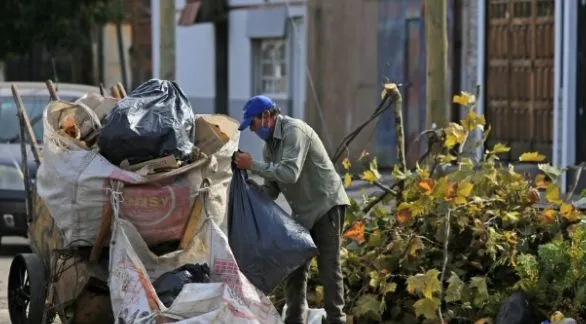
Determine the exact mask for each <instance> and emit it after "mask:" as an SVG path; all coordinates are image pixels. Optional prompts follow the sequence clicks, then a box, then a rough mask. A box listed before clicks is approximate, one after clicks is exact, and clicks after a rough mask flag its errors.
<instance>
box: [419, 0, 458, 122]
mask: <svg viewBox="0 0 586 324" xmlns="http://www.w3.org/2000/svg"><path fill="white" fill-rule="evenodd" d="M425 43H426V45H427V79H426V102H425V108H426V109H425V112H426V123H425V124H426V128H431V126H432V124H435V125H437V127H444V126H446V125H447V124H448V122H449V121H450V100H449V97H448V18H447V0H425ZM455 72H459V71H455Z"/></svg>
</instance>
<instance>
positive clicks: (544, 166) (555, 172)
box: [537, 163, 562, 180]
mask: <svg viewBox="0 0 586 324" xmlns="http://www.w3.org/2000/svg"><path fill="white" fill-rule="evenodd" d="M537 167H538V168H539V170H541V171H543V173H545V174H546V175H547V176H548V177H549V178H550V179H551V180H556V179H557V178H559V177H560V175H561V174H562V170H561V169H558V168H556V167H554V166H552V165H551V164H549V163H539V164H537Z"/></svg>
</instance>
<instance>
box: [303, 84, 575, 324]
mask: <svg viewBox="0 0 586 324" xmlns="http://www.w3.org/2000/svg"><path fill="white" fill-rule="evenodd" d="M385 89H386V88H385ZM454 102H455V103H458V104H460V105H462V108H463V109H465V110H466V112H467V114H466V117H465V118H463V119H462V120H461V121H460V122H459V123H450V124H448V125H447V126H446V127H444V128H442V129H440V130H434V131H433V132H430V134H431V135H430V136H436V137H437V138H440V139H441V141H443V148H442V150H441V152H437V153H434V154H435V155H434V156H431V158H429V157H428V158H427V159H426V160H425V162H424V161H420V162H418V164H417V166H416V167H415V168H414V169H413V170H406V169H404V168H401V167H396V168H395V169H394V170H393V171H392V178H393V181H394V183H393V184H392V185H389V186H386V185H384V184H380V182H379V180H380V178H381V174H380V172H379V170H378V165H377V161H376V158H375V157H370V156H369V155H368V154H366V153H365V152H363V153H362V154H361V155H360V157H357V158H354V159H353V160H352V161H353V163H354V164H356V165H354V168H356V166H357V165H359V164H362V165H364V170H363V172H361V173H360V175H359V176H358V177H355V178H354V179H358V178H360V179H362V180H363V181H366V182H369V183H371V184H376V185H378V186H379V187H381V188H383V189H384V190H386V193H385V195H386V197H385V198H384V199H383V198H382V197H378V198H377V197H369V196H365V197H363V199H361V200H352V201H351V206H350V208H349V210H348V213H347V215H346V224H345V231H344V234H343V236H344V244H343V248H342V257H343V272H344V277H345V286H346V307H347V312H348V313H349V314H351V318H353V319H354V320H355V322H357V323H380V322H385V323H407V324H408V323H421V322H422V321H423V322H424V323H439V322H449V323H460V322H462V323H470V322H474V321H477V320H483V319H486V318H491V317H494V315H495V314H496V312H497V311H498V307H499V305H500V304H501V303H502V302H503V300H504V299H506V298H507V297H508V296H509V295H510V294H511V293H512V292H513V291H515V290H516V289H524V290H526V292H527V293H528V294H529V295H530V297H531V298H532V299H533V300H534V301H535V304H536V305H538V306H539V307H541V310H542V313H541V315H543V316H544V317H543V318H544V319H546V318H547V314H551V313H553V312H554V311H558V310H559V311H563V312H564V313H565V314H568V315H571V316H573V317H574V318H576V319H579V318H581V316H580V314H578V313H577V308H576V307H574V306H573V305H574V303H569V304H568V303H564V302H557V303H553V302H552V301H551V300H550V298H548V296H547V294H548V292H547V291H546V290H543V289H548V286H546V283H545V282H543V281H540V280H539V276H540V275H541V274H544V276H545V277H546V278H549V277H548V276H549V275H551V274H548V272H547V271H551V269H550V268H547V267H548V266H550V264H549V263H547V262H549V261H543V260H546V259H547V257H549V254H548V253H546V252H542V249H544V248H543V247H548V246H549V245H548V244H550V245H551V244H559V247H565V248H566V251H565V252H564V253H565V254H563V253H562V255H566V256H567V259H568V260H573V261H568V262H567V263H566V265H568V269H571V270H572V271H569V270H568V271H569V272H568V273H567V274H568V276H569V278H572V279H571V280H570V279H568V282H567V283H566V284H565V285H560V287H561V288H559V287H558V288H556V290H555V291H556V292H559V293H556V298H558V297H559V298H562V299H561V300H562V301H563V300H568V298H575V297H576V296H575V295H576V294H578V293H579V294H583V295H584V298H586V285H585V286H580V289H579V290H577V291H576V290H571V289H567V288H568V287H575V285H576V284H577V283H580V282H581V281H580V280H584V283H585V284H586V276H585V275H586V271H584V270H582V269H583V268H584V266H586V257H584V255H585V254H586V252H580V253H581V254H580V253H579V252H578V251H586V240H585V241H581V240H582V237H586V235H582V231H583V225H580V224H581V223H580V221H581V220H582V219H583V215H582V213H581V212H580V211H579V210H578V209H577V208H576V207H575V206H574V205H573V204H572V202H571V201H568V200H567V199H565V198H564V197H562V195H561V194H560V188H559V184H558V178H559V176H560V175H561V173H562V170H559V169H557V168H555V167H553V166H552V165H550V164H548V163H546V162H544V161H545V156H544V155H542V154H540V153H538V152H528V153H524V154H522V155H521V156H520V157H519V161H522V162H532V163H536V164H537V167H538V168H539V170H541V172H540V173H539V175H537V176H536V177H535V178H531V179H530V178H526V177H525V176H523V175H522V174H520V173H519V172H518V171H517V170H516V169H515V166H514V165H505V164H503V163H501V161H500V160H499V154H503V153H507V152H509V151H510V148H509V147H507V146H506V145H504V144H502V143H499V144H496V145H494V146H493V147H492V148H489V149H487V150H486V151H485V152H484V154H483V157H482V158H481V159H480V160H479V161H476V160H475V159H473V158H471V157H470V154H465V153H464V152H463V150H462V149H461V148H462V147H464V145H465V144H466V143H467V142H468V141H470V140H472V139H473V138H475V137H474V136H470V134H471V133H472V132H475V131H480V132H482V133H483V136H482V140H481V141H480V143H476V144H478V145H483V143H484V139H486V138H487V135H488V132H489V131H490V127H488V126H487V125H486V122H485V119H484V117H483V116H481V115H479V114H478V113H477V112H476V110H475V102H476V100H475V97H474V96H473V95H472V94H469V93H466V92H462V93H461V94H460V95H458V96H455V97H454ZM473 144H474V143H473ZM476 147H478V146H476ZM350 160H351V159H350V157H347V158H346V159H344V161H343V162H342V164H341V166H342V168H343V169H344V170H346V172H345V175H344V185H345V186H346V187H348V186H349V185H350V184H351V182H352V179H353V177H352V175H351V174H350V171H349V170H350V166H351V161H350ZM374 202H377V203H374ZM576 224H578V225H576ZM576 226H578V229H576ZM585 232H586V231H585ZM571 233H574V235H573V236H572V235H571ZM576 233H577V234H576ZM571 236H572V238H570V237H571ZM575 240H578V241H576V242H575ZM558 241H559V242H561V243H555V242H558ZM580 244H584V245H583V248H582V250H579V249H578V247H582V245H580ZM549 249H550V250H551V249H552V248H551V247H550V248H549ZM548 251H549V250H548ZM570 254H571V256H570ZM544 262H545V263H544ZM572 262H574V263H573V264H571V263H572ZM580 262H584V263H580ZM544 264H545V265H544ZM569 264H571V266H570V265H569ZM548 269H549V270H548ZM312 274H313V275H312V276H311V279H310V282H309V288H308V290H309V296H310V304H311V305H312V306H321V305H320V302H321V299H320V300H316V299H312V298H311V296H323V294H322V293H320V292H322V287H321V286H320V285H319V281H318V279H317V276H315V264H314V266H313V267H312ZM560 279H562V278H560ZM564 280H565V279H564ZM540 285H541V286H540ZM573 285H574V286H573ZM535 287H541V288H540V289H542V290H541V291H539V290H538V291H537V292H536V291H535ZM556 287H557V286H556ZM550 288H551V287H550ZM564 289H567V290H564ZM572 291H573V292H574V295H572ZM320 298H321V297H320ZM564 298H565V299H564ZM580 300H581V299H580ZM570 304H571V305H570ZM568 305H570V306H571V307H570V306H568ZM552 307H555V308H552Z"/></svg>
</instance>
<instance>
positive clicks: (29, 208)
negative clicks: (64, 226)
mask: <svg viewBox="0 0 586 324" xmlns="http://www.w3.org/2000/svg"><path fill="white" fill-rule="evenodd" d="M13 87H14V85H13ZM13 91H14V89H13ZM17 116H18V122H19V126H20V127H19V132H18V137H19V139H20V143H19V144H20V155H21V158H22V162H21V163H22V173H23V174H24V177H23V179H22V181H23V182H24V192H25V194H26V198H25V203H26V207H25V208H26V220H27V223H29V224H30V222H31V221H32V215H33V191H32V188H31V183H30V181H29V171H28V154H27V152H26V136H25V128H26V127H25V125H24V118H23V116H22V114H21V113H20V111H18V113H17Z"/></svg>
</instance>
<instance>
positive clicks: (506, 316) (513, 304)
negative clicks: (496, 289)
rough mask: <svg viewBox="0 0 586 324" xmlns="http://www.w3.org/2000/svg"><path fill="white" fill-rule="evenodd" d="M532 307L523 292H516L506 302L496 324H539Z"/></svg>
mask: <svg viewBox="0 0 586 324" xmlns="http://www.w3.org/2000/svg"><path fill="white" fill-rule="evenodd" d="M537 322H538V321H536V320H535V317H534V316H533V314H532V311H531V305H530V304H529V301H528V300H527V297H526V296H525V294H524V293H523V292H522V291H519V292H516V293H514V294H512V295H511V296H509V298H507V300H505V301H504V302H503V303H502V304H501V307H500V308H499V312H498V314H497V316H496V319H495V321H494V323H495V324H524V323H537Z"/></svg>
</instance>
